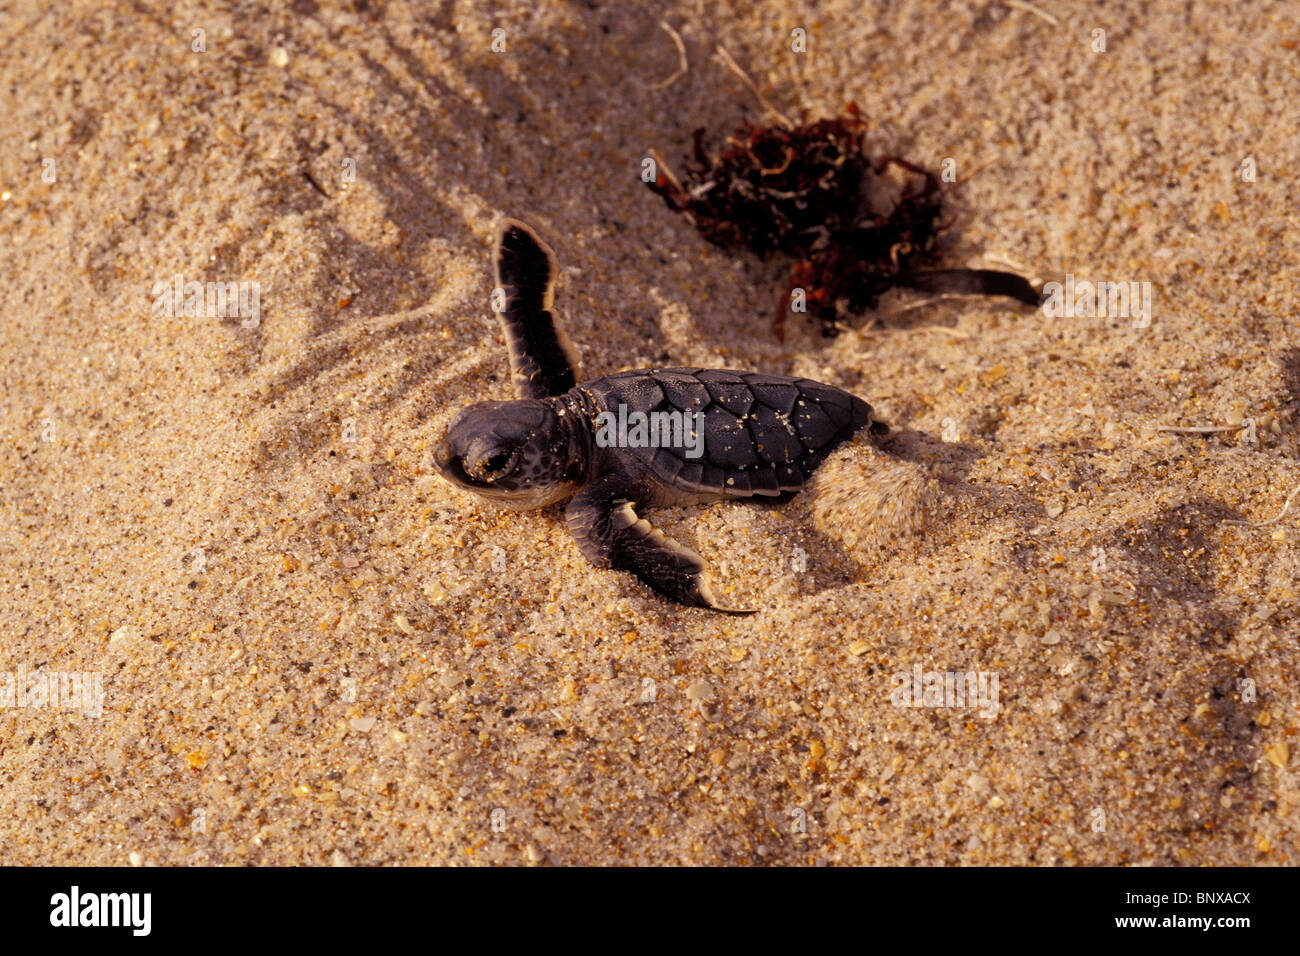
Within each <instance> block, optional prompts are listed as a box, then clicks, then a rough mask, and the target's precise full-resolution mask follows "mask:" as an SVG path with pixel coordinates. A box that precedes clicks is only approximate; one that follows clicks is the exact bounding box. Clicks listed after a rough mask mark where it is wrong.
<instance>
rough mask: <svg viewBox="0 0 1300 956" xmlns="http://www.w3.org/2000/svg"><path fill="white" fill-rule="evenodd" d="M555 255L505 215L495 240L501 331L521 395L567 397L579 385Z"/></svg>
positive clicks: (530, 233)
mask: <svg viewBox="0 0 1300 956" xmlns="http://www.w3.org/2000/svg"><path fill="white" fill-rule="evenodd" d="M555 275H556V267H555V253H554V252H552V251H551V247H550V246H548V245H547V244H546V243H544V242H542V240H541V239H540V238H539V237H538V235H537V233H535V232H533V230H532V229H531V228H530V227H528V226H526V225H524V224H523V223H522V222H519V221H518V220H517V219H507V220H506V223H505V225H504V226H503V227H502V229H501V237H500V239H498V240H497V254H496V284H497V287H498V288H500V289H502V290H503V291H504V292H505V308H504V309H503V310H502V311H501V312H500V320H501V331H502V332H504V333H505V337H506V348H507V349H508V350H509V352H510V370H511V373H512V375H511V377H512V378H513V380H514V386H515V394H516V395H517V396H518V397H519V398H549V397H550V396H552V395H563V394H564V393H565V392H567V391H568V390H569V389H571V388H573V386H574V385H576V384H577V371H578V352H577V350H576V349H574V347H573V345H572V344H571V343H570V342H569V338H568V336H567V335H565V334H564V330H563V329H561V328H560V326H559V324H558V323H557V322H556V321H555V313H553V312H552V311H551V305H552V303H553V302H554V301H555Z"/></svg>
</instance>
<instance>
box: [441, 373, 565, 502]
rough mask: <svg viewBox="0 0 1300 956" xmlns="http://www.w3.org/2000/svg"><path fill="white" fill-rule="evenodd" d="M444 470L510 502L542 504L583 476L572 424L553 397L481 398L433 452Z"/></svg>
mask: <svg viewBox="0 0 1300 956" xmlns="http://www.w3.org/2000/svg"><path fill="white" fill-rule="evenodd" d="M433 460H434V464H435V465H436V466H437V468H438V471H439V472H441V473H442V476H443V477H444V478H446V479H447V480H448V481H450V482H451V483H452V484H453V485H456V486H457V487H459V488H464V489H465V490H466V491H472V492H474V493H475V494H478V495H482V496H483V497H485V498H490V499H492V500H493V501H495V502H497V503H498V504H500V505H503V506H505V507H507V508H520V509H525V508H542V507H545V506H546V505H549V504H553V503H554V502H556V501H561V500H563V499H564V498H567V497H569V496H570V495H572V494H573V493H574V492H575V491H576V490H577V488H578V485H579V484H580V479H581V474H580V473H581V461H580V453H578V452H577V450H576V447H575V443H574V442H573V441H572V440H571V430H570V429H569V428H568V427H566V423H565V421H564V419H563V418H562V416H561V415H560V414H559V413H558V412H557V411H556V409H555V408H554V407H553V406H552V405H551V403H549V402H546V401H540V400H531V399H526V400H521V401H513V402H480V403H478V404H477V405H471V406H469V407H468V408H466V409H463V410H462V411H461V412H460V413H459V414H458V415H457V416H456V418H455V419H454V420H453V421H452V423H451V428H449V429H448V430H447V437H446V438H444V439H443V440H442V442H441V443H439V445H438V447H437V449H436V450H435V451H434V455H433Z"/></svg>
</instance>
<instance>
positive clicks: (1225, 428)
mask: <svg viewBox="0 0 1300 956" xmlns="http://www.w3.org/2000/svg"><path fill="white" fill-rule="evenodd" d="M1246 427H1247V426H1246V425H1190V426H1188V427H1186V428H1183V427H1181V426H1179V425H1158V426H1156V431H1158V432H1173V433H1175V434H1177V435H1216V434H1218V433H1219V432H1239V431H1241V430H1242V429H1243V428H1246Z"/></svg>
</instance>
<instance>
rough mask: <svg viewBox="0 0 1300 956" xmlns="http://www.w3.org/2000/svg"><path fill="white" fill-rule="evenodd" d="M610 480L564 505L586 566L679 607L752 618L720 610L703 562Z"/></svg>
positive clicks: (601, 481)
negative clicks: (629, 576) (625, 574)
mask: <svg viewBox="0 0 1300 956" xmlns="http://www.w3.org/2000/svg"><path fill="white" fill-rule="evenodd" d="M619 487H621V481H619V480H618V479H617V478H616V477H615V476H609V477H606V478H601V479H597V480H596V481H594V482H592V484H590V485H588V486H587V487H586V488H585V489H583V490H582V491H581V492H579V493H578V495H577V496H576V497H575V498H574V499H573V500H572V501H571V502H569V507H568V509H567V510H566V511H565V516H564V517H565V520H566V521H567V523H568V525H569V531H570V532H571V533H572V534H573V538H574V540H575V541H577V542H578V547H579V549H581V551H582V553H583V554H584V555H585V556H586V558H587V560H588V561H590V562H591V563H592V564H594V565H596V566H597V567H602V568H613V569H615V570H617V571H630V572H631V573H633V574H635V575H636V576H637V577H638V578H640V579H641V581H642V582H643V583H645V584H647V585H649V586H650V587H652V588H654V589H655V590H656V591H658V592H659V593H660V594H662V595H664V597H667V598H670V599H671V600H673V601H676V602H678V603H679V604H688V605H690V606H692V607H706V608H709V609H711V610H714V611H721V612H723V613H724V614H753V613H754V612H753V611H749V610H744V609H741V608H732V607H724V606H722V605H721V604H719V603H718V601H717V599H716V598H715V597H714V596H713V591H712V589H711V588H710V587H709V580H708V572H707V571H706V570H705V564H704V559H703V558H701V557H700V556H699V555H698V554H696V553H695V552H694V551H692V550H691V549H690V548H688V547H686V546H685V545H682V544H680V543H678V542H677V541H674V540H673V539H672V538H670V537H668V536H667V535H665V534H664V533H663V532H662V531H658V530H656V529H655V528H654V526H653V525H651V524H650V522H649V521H646V520H645V519H644V518H642V517H640V516H638V515H637V513H636V509H635V508H634V507H633V505H632V502H630V501H628V500H627V499H626V498H625V497H620V496H619V494H618V491H617V489H618V488H619Z"/></svg>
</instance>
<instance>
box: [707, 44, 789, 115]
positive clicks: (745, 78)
mask: <svg viewBox="0 0 1300 956" xmlns="http://www.w3.org/2000/svg"><path fill="white" fill-rule="evenodd" d="M718 56H720V57H722V62H723V63H725V64H726V65H727V68H728V69H729V70H731V72H732V73H735V74H736V76H738V77H740V80H741V82H742V83H744V84H745V85H746V86H747V87H749V92H751V93H753V94H754V98H755V99H757V100H758V102H759V104H760V105H762V107H763V109H765V110H767V111H768V112H769V113H771V114H772V115H773V116H775V117H776V118H777V120H778V121H779V122H780V123H781V125H782V126H784V127H785V128H786V129H793V128H794V124H793V123H791V122H790V120H788V119H787V118H786V116H785V114H783V113H782V112H781V111H780V110H778V109H777V108H776V107H775V106H773V105H772V104H771V103H769V102H768V101H767V97H765V96H764V95H763V94H762V93H760V92H759V91H758V87H757V86H755V85H754V81H753V80H751V79H750V78H749V74H748V73H746V72H745V71H744V70H742V69H741V68H740V65H739V64H737V63H736V61H735V60H733V59H732V58H731V54H730V53H728V52H727V51H726V48H725V47H723V46H722V45H720V44H719V46H718Z"/></svg>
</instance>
